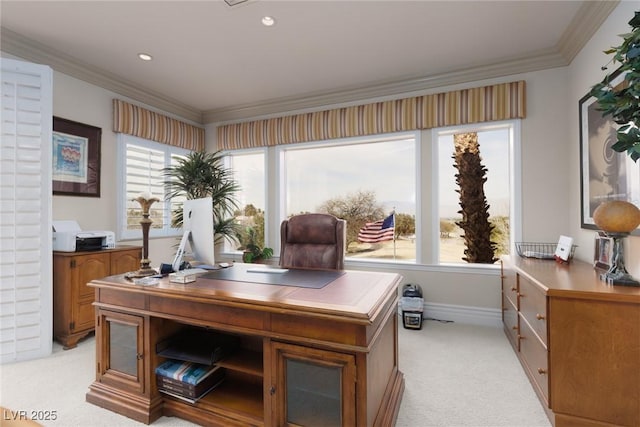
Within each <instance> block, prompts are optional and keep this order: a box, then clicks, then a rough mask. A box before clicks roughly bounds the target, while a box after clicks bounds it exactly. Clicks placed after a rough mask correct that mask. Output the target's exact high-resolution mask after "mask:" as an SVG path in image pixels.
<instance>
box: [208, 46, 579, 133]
mask: <svg viewBox="0 0 640 427" xmlns="http://www.w3.org/2000/svg"><path fill="white" fill-rule="evenodd" d="M566 65H568V63H567V61H566V60H565V58H564V57H563V56H562V55H561V54H560V53H558V52H555V51H545V52H539V53H538V54H537V55H534V56H531V55H530V56H528V57H526V58H519V59H511V60H507V61H504V62H500V63H493V64H488V65H483V66H478V67H474V68H466V69H464V70H459V71H451V72H447V73H442V74H436V75H432V76H426V77H418V78H414V79H408V80H403V81H391V82H385V83H378V84H375V85H368V86H364V87H344V88H341V89H336V90H334V91H331V92H316V93H307V94H305V95H302V96H293V97H287V98H278V99H274V100H269V101H267V102H264V103H260V104H245V105H240V106H235V107H231V108H223V109H217V110H210V111H205V112H204V113H203V116H202V117H203V120H204V122H205V123H225V122H233V121H241V120H246V119H249V118H257V117H264V116H270V115H273V114H282V113H286V112H293V111H300V110H314V109H318V108H320V107H323V106H327V105H339V104H346V103H351V104H354V103H358V102H365V101H370V100H372V99H380V98H387V97H388V98H389V99H392V98H393V99H397V98H401V97H409V96H415V95H416V94H418V93H420V94H425V93H427V92H428V91H429V89H434V88H439V87H444V86H449V85H455V84H463V83H469V82H473V81H477V80H485V79H491V78H496V77H503V76H508V75H513V74H520V73H524V72H530V71H539V70H544V69H549V68H556V67H563V66H566Z"/></svg>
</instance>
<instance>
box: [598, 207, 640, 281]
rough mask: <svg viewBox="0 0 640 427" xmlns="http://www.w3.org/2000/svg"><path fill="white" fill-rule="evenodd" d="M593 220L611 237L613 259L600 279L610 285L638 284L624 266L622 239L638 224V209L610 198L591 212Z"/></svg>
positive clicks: (639, 218) (639, 222) (639, 210)
mask: <svg viewBox="0 0 640 427" xmlns="http://www.w3.org/2000/svg"><path fill="white" fill-rule="evenodd" d="M593 222H595V223H596V225H597V226H598V227H599V228H600V229H601V230H602V231H604V233H605V234H606V235H607V236H608V237H611V238H612V239H613V259H612V262H611V267H610V268H609V270H607V272H606V273H604V274H603V275H602V279H603V280H605V281H606V282H607V283H610V284H612V285H624V286H640V282H638V281H637V280H635V279H634V278H633V277H632V276H631V275H630V274H629V273H628V272H627V269H626V267H625V266H624V248H623V245H622V239H624V238H625V237H627V236H628V235H629V233H631V232H632V231H633V230H635V229H636V228H637V227H638V225H639V224H640V209H638V208H637V207H636V206H635V205H634V204H633V203H629V202H625V201H621V200H611V201H608V202H604V203H602V204H600V206H598V207H597V208H596V210H595V211H594V212H593Z"/></svg>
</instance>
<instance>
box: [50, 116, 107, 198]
mask: <svg viewBox="0 0 640 427" xmlns="http://www.w3.org/2000/svg"><path fill="white" fill-rule="evenodd" d="M101 138H102V129H101V128H99V127H96V126H91V125H87V124H84V123H79V122H74V121H73V120H68V119H63V118H61V117H55V116H54V117H53V136H52V169H51V172H52V189H53V194H58V195H66V196H82V197H100V142H101V141H100V140H101Z"/></svg>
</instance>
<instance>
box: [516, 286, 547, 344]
mask: <svg viewBox="0 0 640 427" xmlns="http://www.w3.org/2000/svg"><path fill="white" fill-rule="evenodd" d="M518 289H519V294H518V299H519V301H520V306H519V307H520V313H522V316H523V317H524V318H525V320H526V321H527V323H529V325H530V326H531V328H532V329H533V331H534V332H535V333H536V334H537V335H538V337H539V338H540V340H541V341H542V342H543V343H544V345H545V346H546V345H548V340H547V296H546V295H545V293H544V290H543V289H541V288H540V287H539V286H537V285H536V284H534V283H533V282H531V281H529V279H527V278H526V277H523V276H518Z"/></svg>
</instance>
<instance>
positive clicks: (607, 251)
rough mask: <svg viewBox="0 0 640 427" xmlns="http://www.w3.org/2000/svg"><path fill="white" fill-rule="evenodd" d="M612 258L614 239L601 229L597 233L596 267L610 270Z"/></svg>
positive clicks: (594, 261) (594, 259) (594, 258)
mask: <svg viewBox="0 0 640 427" xmlns="http://www.w3.org/2000/svg"><path fill="white" fill-rule="evenodd" d="M611 258H613V239H612V238H611V237H607V235H606V234H604V233H603V232H602V231H600V232H598V234H597V235H596V244H595V252H594V255H593V265H594V266H595V267H596V268H600V269H602V270H608V269H609V267H611Z"/></svg>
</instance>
